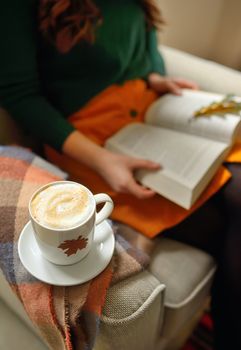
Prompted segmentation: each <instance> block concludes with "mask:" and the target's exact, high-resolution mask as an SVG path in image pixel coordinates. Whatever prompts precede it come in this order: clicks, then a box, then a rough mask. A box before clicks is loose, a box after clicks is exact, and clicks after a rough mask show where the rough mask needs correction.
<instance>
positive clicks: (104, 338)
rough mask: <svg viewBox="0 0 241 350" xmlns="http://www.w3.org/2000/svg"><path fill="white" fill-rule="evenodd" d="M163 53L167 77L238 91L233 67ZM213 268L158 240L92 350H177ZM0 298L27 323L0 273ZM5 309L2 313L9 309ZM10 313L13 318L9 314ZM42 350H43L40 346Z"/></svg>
mask: <svg viewBox="0 0 241 350" xmlns="http://www.w3.org/2000/svg"><path fill="white" fill-rule="evenodd" d="M163 53H164V55H165V59H166V62H167V69H168V73H169V74H171V75H178V76H180V75H182V76H183V75H184V76H186V77H189V78H190V77H191V78H192V79H193V80H195V81H197V82H198V83H199V84H200V86H201V87H202V88H205V89H207V90H216V91H221V92H226V90H227V89H228V90H229V91H230V89H231V88H232V91H233V92H234V93H237V94H238V93H239V91H241V89H240V87H241V74H240V73H238V72H236V71H233V70H230V69H227V68H225V67H222V66H220V65H217V64H214V63H210V62H208V61H205V60H203V59H198V58H196V57H193V56H191V55H188V54H185V53H181V52H179V51H177V50H174V49H170V48H167V47H164V48H163ZM213 77H215V79H214V78H213ZM220 82H225V84H224V83H220ZM4 118H5V119H3V116H2V114H1V113H0V130H1V131H2V133H1V134H0V135H4V136H5V135H8V136H9V135H10V136H11V132H9V130H5V131H3V123H2V121H3V120H5V121H6V117H5V116H4ZM4 128H6V123H5V124H4ZM10 138H11V137H8V140H6V138H5V137H4V138H3V139H0V141H1V142H7V141H9V140H10ZM11 141H12V140H11ZM214 270H215V263H214V261H213V260H212V258H211V257H210V256H209V255H207V254H206V253H204V252H202V251H200V250H197V249H194V248H192V247H189V246H187V245H185V244H182V243H177V242H174V241H172V240H168V239H164V238H160V239H159V240H158V243H157V246H156V249H155V251H154V253H153V256H152V260H151V264H150V266H149V270H148V271H143V272H141V273H139V274H138V275H136V276H133V277H131V278H129V279H128V280H126V281H123V282H120V283H118V284H116V285H115V286H113V287H112V288H111V289H110V290H109V292H108V296H107V301H106V305H105V308H104V312H103V316H102V319H101V325H100V334H99V336H98V339H97V343H96V346H95V350H107V349H108V350H115V349H118V350H142V349H143V350H144V349H148V350H175V349H179V348H180V339H181V340H182V341H183V340H185V337H187V336H188V335H189V334H190V331H191V330H192V327H193V325H194V324H195V323H194V322H193V320H196V314H197V313H198V314H200V313H201V311H202V308H203V305H204V304H205V301H206V299H207V297H208V295H209V290H210V283H211V280H212V276H213V273H214ZM0 298H1V299H2V300H3V301H4V302H6V303H7V305H8V308H9V309H11V308H12V309H13V310H14V311H15V312H17V313H18V315H19V316H20V317H21V319H22V320H25V321H26V319H27V317H26V314H25V311H24V310H23V308H22V306H21V305H20V303H19V301H18V300H17V299H16V297H15V296H14V295H13V293H12V292H11V290H10V289H9V286H8V285H7V283H6V282H5V281H4V278H3V276H2V275H1V274H0ZM0 307H1V306H0ZM4 310H5V311H4V315H5V317H7V316H6V315H7V310H8V309H6V308H5V309H4ZM9 314H10V315H11V317H10V318H11V319H12V314H11V313H10V312H9ZM0 315H1V311H0ZM27 324H28V327H30V328H28V329H29V331H28V332H30V333H29V334H31V336H32V331H33V327H32V326H31V322H30V321H29V320H28V321H27ZM18 325H19V320H18V318H17V317H16V323H15V324H14V325H13V326H12V329H13V330H14V327H15V329H16V334H17V329H18ZM21 326H22V325H21ZM13 334H14V333H13ZM25 334H27V333H25ZM31 336H29V344H30V345H29V346H30V347H31V342H32V338H31ZM0 339H2V340H1V341H2V342H3V340H5V343H4V346H5V347H2V348H3V349H8V350H15V349H16V348H17V349H18V350H23V349H24V350H25V349H26V347H24V346H25V345H23V346H22V347H21V339H20V340H19V339H17V341H16V344H17V347H12V348H11V346H10V345H9V344H10V343H9V342H8V339H7V338H4V334H3V333H2V331H1V327H0ZM0 344H1V343H0ZM11 344H12V339H11ZM24 344H26V338H25V343H24ZM0 348H1V347H0ZM43 350H46V347H45V346H43Z"/></svg>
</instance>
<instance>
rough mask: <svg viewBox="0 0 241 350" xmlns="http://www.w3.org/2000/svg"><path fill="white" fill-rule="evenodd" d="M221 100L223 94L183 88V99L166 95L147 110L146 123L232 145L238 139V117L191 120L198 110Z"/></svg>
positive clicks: (230, 115) (228, 116) (210, 117)
mask: <svg viewBox="0 0 241 350" xmlns="http://www.w3.org/2000/svg"><path fill="white" fill-rule="evenodd" d="M223 98H224V96H222V95H217V94H211V93H206V92H203V91H193V90H186V89H184V90H183V95H182V96H175V95H171V94H167V95H165V96H162V97H161V98H160V99H158V100H157V101H156V102H154V103H153V104H152V105H151V107H150V108H149V109H148V111H147V113H146V123H148V124H151V125H158V126H161V127H165V128H169V129H173V130H178V131H182V132H185V133H189V134H193V135H198V136H201V137H205V138H210V139H213V140H217V141H220V142H226V143H227V144H231V143H232V142H233V140H234V138H236V139H239V138H240V139H241V137H240V136H241V133H240V131H241V129H240V116H237V115H232V114H226V115H225V116H217V115H212V116H209V117H206V116H204V117H197V118H194V117H193V115H194V113H195V112H196V111H197V110H199V109H200V108H201V107H204V106H208V105H209V104H210V103H212V102H216V101H221V100H222V99H223ZM236 99H238V98H236Z"/></svg>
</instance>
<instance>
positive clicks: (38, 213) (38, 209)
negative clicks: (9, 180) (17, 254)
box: [29, 181, 113, 265]
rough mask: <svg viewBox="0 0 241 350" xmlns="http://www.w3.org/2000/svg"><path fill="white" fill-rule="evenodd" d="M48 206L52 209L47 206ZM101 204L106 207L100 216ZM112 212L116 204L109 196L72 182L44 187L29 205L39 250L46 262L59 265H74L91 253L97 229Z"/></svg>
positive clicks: (35, 193)
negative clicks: (98, 207)
mask: <svg viewBox="0 0 241 350" xmlns="http://www.w3.org/2000/svg"><path fill="white" fill-rule="evenodd" d="M56 186H61V187H56ZM74 188H76V191H75V192H74V195H72V192H71V191H72V190H73V191H74ZM70 189H71V191H70ZM68 191H69V192H68ZM78 191H79V192H78ZM55 192H56V193H57V194H56V193H55ZM58 192H62V197H59V198H58ZM79 193H80V194H81V196H83V198H84V200H82V199H81V200H82V202H81V204H80V207H81V208H82V207H83V206H84V209H83V210H82V209H81V210H82V212H80V215H79V217H78V214H79V212H78V209H79V207H78V205H79V202H78V194H79ZM65 194H66V197H67V200H68V202H66V203H65V202H64V200H65ZM68 195H70V199H69V198H68ZM51 196H52V197H51ZM59 196H60V194H59ZM71 196H72V197H71ZM71 201H77V202H76V203H75V202H71ZM46 203H48V205H49V207H47V206H46ZM82 203H84V204H83V205H82ZM99 203H105V204H104V206H103V208H102V209H101V210H100V211H99V212H97V210H96V205H97V204H99ZM69 206H70V209H69V211H68V208H69ZM72 206H73V207H74V213H75V211H76V210H77V214H76V213H75V214H74V215H73V213H72V211H73V209H72ZM66 208H67V209H66ZM65 209H66V212H65V214H66V213H67V214H69V213H70V214H71V215H72V216H71V215H70V216H68V215H66V217H65V216H64V215H62V214H63V212H64V210H65ZM112 210H113V201H112V199H111V198H110V197H109V196H108V195H107V194H105V193H100V194H96V195H93V194H92V192H91V191H90V190H89V189H88V188H87V187H85V186H83V185H80V184H78V183H76V182H73V181H56V182H51V183H49V184H47V185H44V186H42V187H40V188H39V189H38V190H37V191H36V192H34V194H33V195H32V197H31V199H30V201H29V214H30V218H31V222H32V226H33V231H34V235H35V238H36V241H37V243H38V247H39V249H40V251H41V253H42V255H43V257H44V258H46V259H47V260H49V261H51V262H52V263H55V264H58V265H71V264H74V263H76V262H79V261H80V260H82V259H83V258H84V257H85V256H86V255H87V254H88V253H89V251H90V249H91V245H92V242H93V237H94V232H95V226H96V225H98V224H100V223H101V222H102V221H104V220H105V219H107V218H108V217H109V216H110V214H111V212H112ZM52 214H54V215H52ZM61 215H62V216H61ZM48 218H51V220H52V218H54V220H53V222H52V221H51V224H49V222H48V220H47V219H48ZM55 219H56V220H55ZM65 219H66V220H65ZM46 220H47V221H46ZM63 223H64V224H63Z"/></svg>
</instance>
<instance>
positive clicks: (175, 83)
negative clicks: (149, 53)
mask: <svg viewBox="0 0 241 350" xmlns="http://www.w3.org/2000/svg"><path fill="white" fill-rule="evenodd" d="M148 83H149V86H150V87H151V89H153V90H154V91H156V92H158V93H159V94H165V93H167V92H171V93H172V94H174V95H181V94H182V90H181V89H192V90H198V85H197V84H196V83H195V82H193V81H190V80H186V79H182V78H170V77H165V76H162V75H160V74H158V73H151V74H149V76H148Z"/></svg>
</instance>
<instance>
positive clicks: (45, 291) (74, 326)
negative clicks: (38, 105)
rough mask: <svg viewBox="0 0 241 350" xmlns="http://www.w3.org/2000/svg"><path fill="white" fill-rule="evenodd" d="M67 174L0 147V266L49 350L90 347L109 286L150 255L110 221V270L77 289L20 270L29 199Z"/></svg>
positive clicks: (27, 153) (19, 150) (29, 155)
mask: <svg viewBox="0 0 241 350" xmlns="http://www.w3.org/2000/svg"><path fill="white" fill-rule="evenodd" d="M63 178H66V174H65V173H63V172H62V171H60V170H59V169H58V168H56V167H55V166H53V165H51V164H50V163H48V162H46V161H44V160H43V159H42V158H40V157H38V156H37V155H35V154H33V153H32V152H31V151H29V150H27V149H24V148H20V147H14V146H2V147H0V268H1V269H2V271H3V273H4V275H5V278H6V280H7V281H8V283H9V285H10V286H11V288H12V290H13V291H14V292H15V294H16V296H17V297H18V298H19V300H20V301H21V302H22V304H23V306H24V308H25V310H26V312H27V313H28V315H29V317H30V319H31V320H32V322H33V323H34V324H35V326H36V327H37V328H38V329H39V331H40V333H41V334H42V337H43V339H44V340H45V342H46V343H47V345H48V346H49V348H50V349H56V350H62V349H68V350H71V349H92V348H93V346H94V342H95V338H96V335H97V334H98V328H99V323H100V316H101V311H102V308H103V305H104V303H105V297H106V293H107V290H108V288H109V287H110V285H111V283H116V282H118V281H119V280H120V279H124V278H127V277H128V276H130V275H132V274H135V273H137V272H138V271H140V270H142V269H143V268H144V267H145V266H146V264H148V257H147V255H145V254H144V253H142V252H140V251H138V250H137V249H135V248H133V247H132V246H131V245H130V244H129V243H128V242H127V241H126V240H125V239H124V238H123V237H122V236H121V233H120V232H119V231H120V230H119V228H118V224H117V223H113V228H114V232H115V238H116V244H115V252H114V256H113V258H112V260H111V262H110V264H109V265H108V267H107V268H106V269H105V270H104V271H103V272H102V273H101V274H100V275H98V276H97V277H96V278H94V279H93V280H91V281H89V282H87V283H84V284H82V285H78V286H72V287H57V286H52V285H48V284H46V283H42V282H40V281H39V280H37V279H36V278H34V277H33V276H31V275H30V274H29V273H28V272H27V271H26V270H25V269H24V267H23V266H22V264H21V262H20V260H19V257H18V252H17V242H18V238H19V235H20V233H21V230H22V228H23V227H24V225H25V224H26V223H27V222H28V220H29V216H28V201H29V198H30V196H31V194H32V193H33V191H35V190H36V189H37V188H38V187H40V186H42V185H44V184H46V183H49V182H51V181H56V180H61V179H63Z"/></svg>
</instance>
